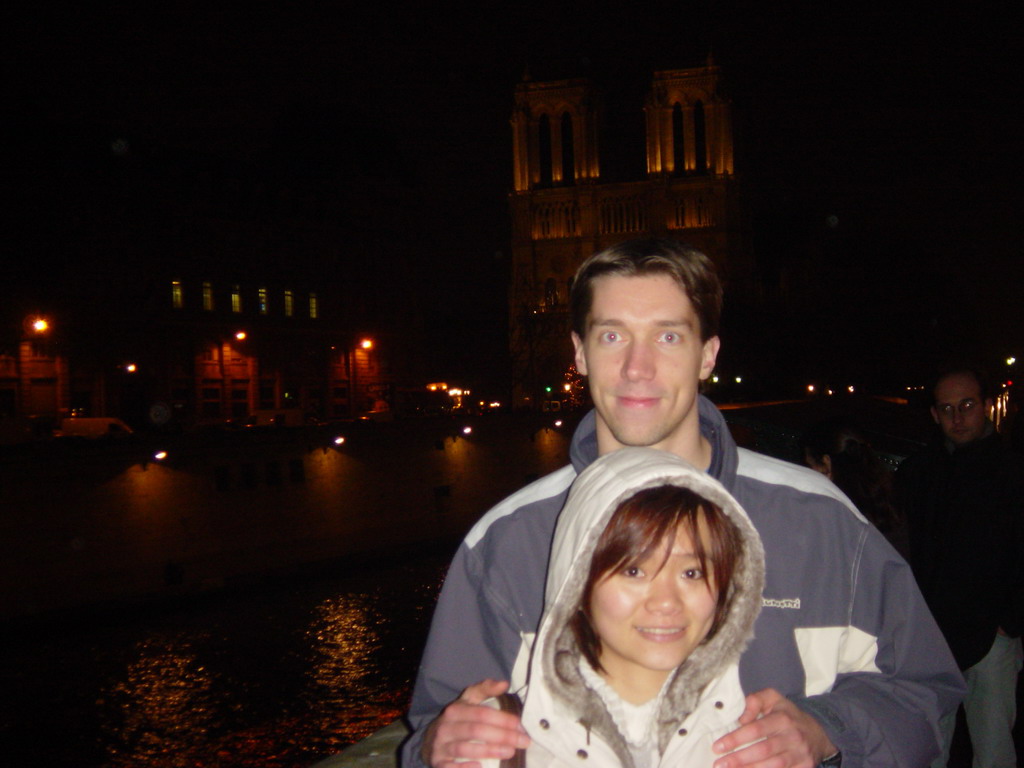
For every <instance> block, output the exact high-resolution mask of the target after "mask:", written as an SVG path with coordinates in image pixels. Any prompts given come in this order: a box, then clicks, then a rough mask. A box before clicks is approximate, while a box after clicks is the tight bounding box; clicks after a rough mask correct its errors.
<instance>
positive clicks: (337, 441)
mask: <svg viewBox="0 0 1024 768" xmlns="http://www.w3.org/2000/svg"><path fill="white" fill-rule="evenodd" d="M334 444H335V445H344V444H345V438H344V437H342V436H341V435H338V436H337V437H336V438H334Z"/></svg>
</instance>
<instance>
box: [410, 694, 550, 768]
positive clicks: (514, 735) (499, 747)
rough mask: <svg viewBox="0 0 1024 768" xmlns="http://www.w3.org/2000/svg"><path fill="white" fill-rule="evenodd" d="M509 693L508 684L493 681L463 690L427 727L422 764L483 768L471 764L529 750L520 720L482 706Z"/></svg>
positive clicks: (441, 767)
mask: <svg viewBox="0 0 1024 768" xmlns="http://www.w3.org/2000/svg"><path fill="white" fill-rule="evenodd" d="M507 690H508V683H507V682H504V681H498V680H490V679H488V680H483V681H482V682H479V683H477V684H476V685H471V686H469V688H467V689H466V690H464V691H463V692H462V694H461V695H460V696H459V698H457V699H456V700H455V701H453V702H452V703H451V704H449V705H448V706H447V707H445V708H444V711H443V712H442V713H441V714H440V715H438V717H437V719H436V720H434V722H432V723H431V724H430V725H429V726H427V730H426V733H424V735H423V745H422V746H421V747H420V755H421V756H422V758H423V762H425V763H426V764H427V765H429V766H431V768H456V766H458V768H481V766H480V763H479V762H472V761H478V760H481V759H486V758H497V759H499V760H503V759H506V758H510V757H512V756H513V755H514V754H515V751H516V749H526V747H528V746H529V744H530V737H529V736H527V735H526V731H525V729H524V728H523V726H522V723H520V722H519V718H518V717H516V716H515V715H513V714H511V713H509V712H501V711H500V710H497V709H494V708H493V707H486V706H484V707H482V706H480V702H482V701H483V700H484V699H489V698H491V697H492V696H500V695H501V694H503V693H504V692H505V691H507ZM457 760H458V761H457ZM466 761H470V762H466Z"/></svg>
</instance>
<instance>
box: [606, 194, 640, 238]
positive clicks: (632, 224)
mask: <svg viewBox="0 0 1024 768" xmlns="http://www.w3.org/2000/svg"><path fill="white" fill-rule="evenodd" d="M645 229H647V209H646V207H645V206H644V204H643V201H642V200H641V199H640V198H638V197H619V198H609V199H607V200H602V201H601V234H602V235H610V234H616V233H620V232H640V231H643V230H645Z"/></svg>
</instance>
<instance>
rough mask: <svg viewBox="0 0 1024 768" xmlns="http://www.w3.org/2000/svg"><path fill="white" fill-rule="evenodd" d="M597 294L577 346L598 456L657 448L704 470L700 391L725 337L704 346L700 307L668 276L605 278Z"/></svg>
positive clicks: (599, 282)
mask: <svg viewBox="0 0 1024 768" xmlns="http://www.w3.org/2000/svg"><path fill="white" fill-rule="evenodd" d="M592 289H593V290H592V295H593V302H592V304H591V307H590V315H589V318H588V329H587V332H586V338H583V339H581V338H580V337H579V336H578V335H577V334H575V333H574V334H573V335H572V340H573V345H574V346H575V348H576V368H577V370H579V372H580V373H582V374H584V375H585V376H587V377H588V378H589V382H590V394H591V396H592V398H593V400H594V407H595V409H596V410H597V444H598V449H599V451H600V452H601V453H602V454H604V453H608V452H610V451H613V450H616V449H618V448H622V447H624V446H627V445H631V446H650V447H652V448H660V449H661V450H664V451H669V452H671V453H675V454H676V455H678V456H681V457H682V458H684V459H687V460H688V461H691V462H693V463H694V464H699V463H700V459H701V454H700V453H699V450H700V445H701V443H700V421H699V417H698V413H697V392H698V388H699V384H700V381H701V380H702V379H706V378H707V377H708V376H709V375H710V374H711V371H712V370H713V369H714V367H715V357H716V356H717V354H718V337H717V336H714V337H712V338H710V339H708V340H707V341H706V342H702V341H701V339H700V321H699V320H698V318H697V315H696V313H695V312H694V310H693V305H692V304H691V303H690V299H689V298H688V297H687V296H686V294H685V293H684V292H683V290H682V289H681V288H680V287H679V286H678V285H677V284H676V282H675V281H674V280H673V279H672V278H671V277H669V276H668V275H647V276H643V277H624V276H621V275H605V276H602V277H598V278H596V279H595V280H594V282H593V285H592Z"/></svg>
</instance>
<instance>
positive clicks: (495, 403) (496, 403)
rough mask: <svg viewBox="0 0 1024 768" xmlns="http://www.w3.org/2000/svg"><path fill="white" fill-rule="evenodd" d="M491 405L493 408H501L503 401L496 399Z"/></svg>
mask: <svg viewBox="0 0 1024 768" xmlns="http://www.w3.org/2000/svg"><path fill="white" fill-rule="evenodd" d="M490 407H491V408H501V403H499V402H498V401H497V400H495V401H494V402H493V403H491V404H490Z"/></svg>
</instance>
